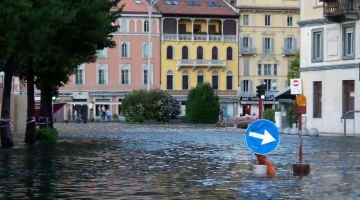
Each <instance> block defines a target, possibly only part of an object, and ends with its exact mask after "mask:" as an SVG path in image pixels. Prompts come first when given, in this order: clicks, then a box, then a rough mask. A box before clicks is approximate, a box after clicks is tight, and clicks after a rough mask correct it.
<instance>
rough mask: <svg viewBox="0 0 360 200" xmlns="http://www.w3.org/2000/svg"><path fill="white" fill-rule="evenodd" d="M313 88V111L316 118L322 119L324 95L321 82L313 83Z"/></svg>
mask: <svg viewBox="0 0 360 200" xmlns="http://www.w3.org/2000/svg"><path fill="white" fill-rule="evenodd" d="M313 88H314V94H313V95H314V99H313V101H314V102H313V106H314V108H313V111H314V115H313V116H314V117H316V118H321V108H322V106H321V105H322V103H321V101H322V100H321V95H322V85H321V81H315V82H314V83H313Z"/></svg>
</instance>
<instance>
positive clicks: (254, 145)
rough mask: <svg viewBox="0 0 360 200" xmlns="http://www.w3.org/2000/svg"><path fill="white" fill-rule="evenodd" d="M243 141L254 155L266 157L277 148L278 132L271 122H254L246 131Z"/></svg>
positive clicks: (262, 120)
mask: <svg viewBox="0 0 360 200" xmlns="http://www.w3.org/2000/svg"><path fill="white" fill-rule="evenodd" d="M245 141H246V144H247V146H248V147H249V149H250V150H252V151H253V152H254V153H257V154H260V155H266V154H269V153H271V152H273V151H274V150H275V149H276V148H277V147H278V146H279V144H280V132H279V130H278V128H277V127H276V125H275V124H274V123H272V122H271V121H269V120H265V119H260V120H256V121H255V122H253V123H252V124H250V126H249V127H248V128H247V129H246V134H245Z"/></svg>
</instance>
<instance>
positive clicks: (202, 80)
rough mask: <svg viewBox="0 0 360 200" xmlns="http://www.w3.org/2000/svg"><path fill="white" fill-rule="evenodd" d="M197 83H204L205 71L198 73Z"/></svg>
mask: <svg viewBox="0 0 360 200" xmlns="http://www.w3.org/2000/svg"><path fill="white" fill-rule="evenodd" d="M197 83H198V84H201V83H204V72H203V71H198V73H197Z"/></svg>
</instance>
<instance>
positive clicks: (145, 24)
mask: <svg viewBox="0 0 360 200" xmlns="http://www.w3.org/2000/svg"><path fill="white" fill-rule="evenodd" d="M143 28H144V32H149V21H148V20H147V19H146V20H145V21H144V27H143Z"/></svg>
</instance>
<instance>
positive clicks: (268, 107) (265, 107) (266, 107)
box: [264, 104, 273, 110]
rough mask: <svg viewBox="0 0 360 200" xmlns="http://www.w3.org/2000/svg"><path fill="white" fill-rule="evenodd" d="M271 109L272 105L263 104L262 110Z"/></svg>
mask: <svg viewBox="0 0 360 200" xmlns="http://www.w3.org/2000/svg"><path fill="white" fill-rule="evenodd" d="M271 109H273V105H272V104H265V105H264V110H271Z"/></svg>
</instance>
